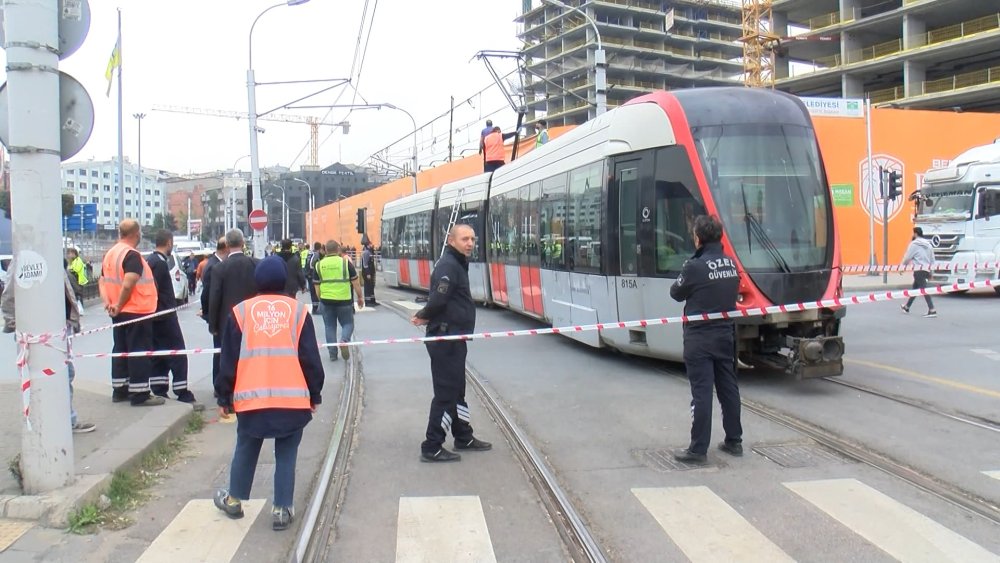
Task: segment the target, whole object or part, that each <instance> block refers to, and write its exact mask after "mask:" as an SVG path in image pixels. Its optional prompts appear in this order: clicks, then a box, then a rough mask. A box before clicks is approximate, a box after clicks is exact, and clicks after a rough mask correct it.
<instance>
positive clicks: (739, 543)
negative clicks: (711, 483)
mask: <svg viewBox="0 0 1000 563" xmlns="http://www.w3.org/2000/svg"><path fill="white" fill-rule="evenodd" d="M632 494H633V495H635V496H636V498H638V499H639V502H641V503H642V504H643V506H645V507H646V510H648V511H649V513H650V514H652V515H653V518H656V521H657V522H658V523H659V524H660V527H662V528H663V530H664V531H665V532H667V535H668V536H670V539H671V540H673V542H674V543H675V544H677V547H679V548H680V549H681V551H683V552H684V555H686V556H687V557H688V558H689V559H690V560H691V561H693V562H694V563H699V562H701V561H794V560H793V559H792V558H791V557H789V556H788V554H786V553H785V552H784V551H782V550H781V548H780V547H778V546H777V545H775V544H774V543H772V542H771V540H769V539H767V538H766V537H764V535H763V534H761V533H760V532H759V531H758V530H757V529H756V528H754V527H753V525H751V524H750V523H749V522H747V520H746V519H745V518H743V516H741V515H740V514H739V513H738V512H736V510H734V509H733V507H731V506H729V505H728V504H726V501H724V500H722V499H721V498H719V496H717V495H716V494H715V493H713V492H712V491H711V490H709V488H708V487H667V488H650V489H632Z"/></svg>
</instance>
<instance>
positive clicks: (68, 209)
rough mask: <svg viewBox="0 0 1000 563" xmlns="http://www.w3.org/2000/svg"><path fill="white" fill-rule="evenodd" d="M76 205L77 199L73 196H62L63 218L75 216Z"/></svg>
mask: <svg viewBox="0 0 1000 563" xmlns="http://www.w3.org/2000/svg"><path fill="white" fill-rule="evenodd" d="M74 205H76V198H74V197H73V194H62V214H63V217H69V216H71V215H73V206H74Z"/></svg>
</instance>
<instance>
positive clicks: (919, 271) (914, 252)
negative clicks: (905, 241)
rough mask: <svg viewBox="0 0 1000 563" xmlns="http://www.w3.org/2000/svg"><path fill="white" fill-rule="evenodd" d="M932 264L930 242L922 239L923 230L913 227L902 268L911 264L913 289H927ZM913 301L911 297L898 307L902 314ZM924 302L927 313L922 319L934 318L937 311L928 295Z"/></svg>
mask: <svg viewBox="0 0 1000 563" xmlns="http://www.w3.org/2000/svg"><path fill="white" fill-rule="evenodd" d="M933 263H934V247H933V246H931V243H930V241H928V240H927V239H925V238H924V230H923V229H921V228H920V227H913V240H911V241H910V245H909V246H907V247H906V254H905V255H903V265H904V266H909V265H910V264H913V289H925V288H926V287H927V283H928V282H929V281H930V279H931V264H933ZM915 299H916V297H911V298H909V299H907V300H906V304H905V305H901V306H900V308H901V309H903V312H904V313H909V312H910V307H911V306H912V305H913V301H914V300H915ZM924 300H925V301H927V313H926V314H925V315H924V318H925V319H933V318H936V317H937V309H935V308H934V300H933V299H931V296H930V295H924Z"/></svg>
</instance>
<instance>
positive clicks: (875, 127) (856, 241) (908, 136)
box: [813, 109, 1000, 264]
mask: <svg viewBox="0 0 1000 563" xmlns="http://www.w3.org/2000/svg"><path fill="white" fill-rule="evenodd" d="M813 123H814V124H815V126H816V134H817V136H818V137H819V146H820V150H821V151H822V153H823V161H824V164H825V165H826V174H827V179H828V180H829V182H830V189H831V191H832V192H833V204H834V214H835V216H836V219H837V225H838V226H839V227H840V242H841V244H840V248H841V257H842V258H843V263H844V264H867V263H868V261H869V257H870V236H869V233H870V223H871V222H872V220H871V217H872V216H871V215H870V214H869V212H870V210H871V209H872V208H873V207H874V223H875V225H874V237H873V238H874V243H875V244H874V247H875V257H876V261H877V262H878V263H881V262H882V232H883V231H882V223H883V221H882V212H883V206H882V199H881V194H880V193H879V185H878V167H879V166H882V167H884V168H887V169H889V170H894V171H897V172H901V173H902V175H903V196H902V197H899V198H896V200H894V201H891V202H890V204H889V260H888V263H889V264H896V263H899V261H900V259H902V257H903V253H904V252H905V251H906V245H907V244H909V242H910V238H911V236H912V232H913V203H912V202H910V201H909V200H908V199H907V197H908V196H909V195H910V194H912V193H913V192H914V191H916V190H917V189H919V187H920V185H921V183H922V179H923V175H924V173H925V172H927V170H928V169H930V168H932V167H937V166H944V165H946V164H947V163H948V162H949V161H950V160H951V159H952V158H955V157H956V156H958V155H959V154H961V153H962V152H964V151H965V150H966V149H968V148H971V147H974V146H978V145H984V144H988V143H992V142H993V141H994V139H996V138H997V137H1000V114H996V113H956V112H952V111H920V110H904V109H873V110H872V118H871V129H872V165H873V166H872V169H873V177H872V181H869V176H868V143H867V138H866V137H867V135H866V131H865V119H863V118H850V117H816V116H814V117H813Z"/></svg>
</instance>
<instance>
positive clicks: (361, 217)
mask: <svg viewBox="0 0 1000 563" xmlns="http://www.w3.org/2000/svg"><path fill="white" fill-rule="evenodd" d="M366 211H367V209H366V208H364V207H362V208H361V209H358V232H359V233H362V234H364V232H365V225H366V224H367V222H366V221H365V212H366Z"/></svg>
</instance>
